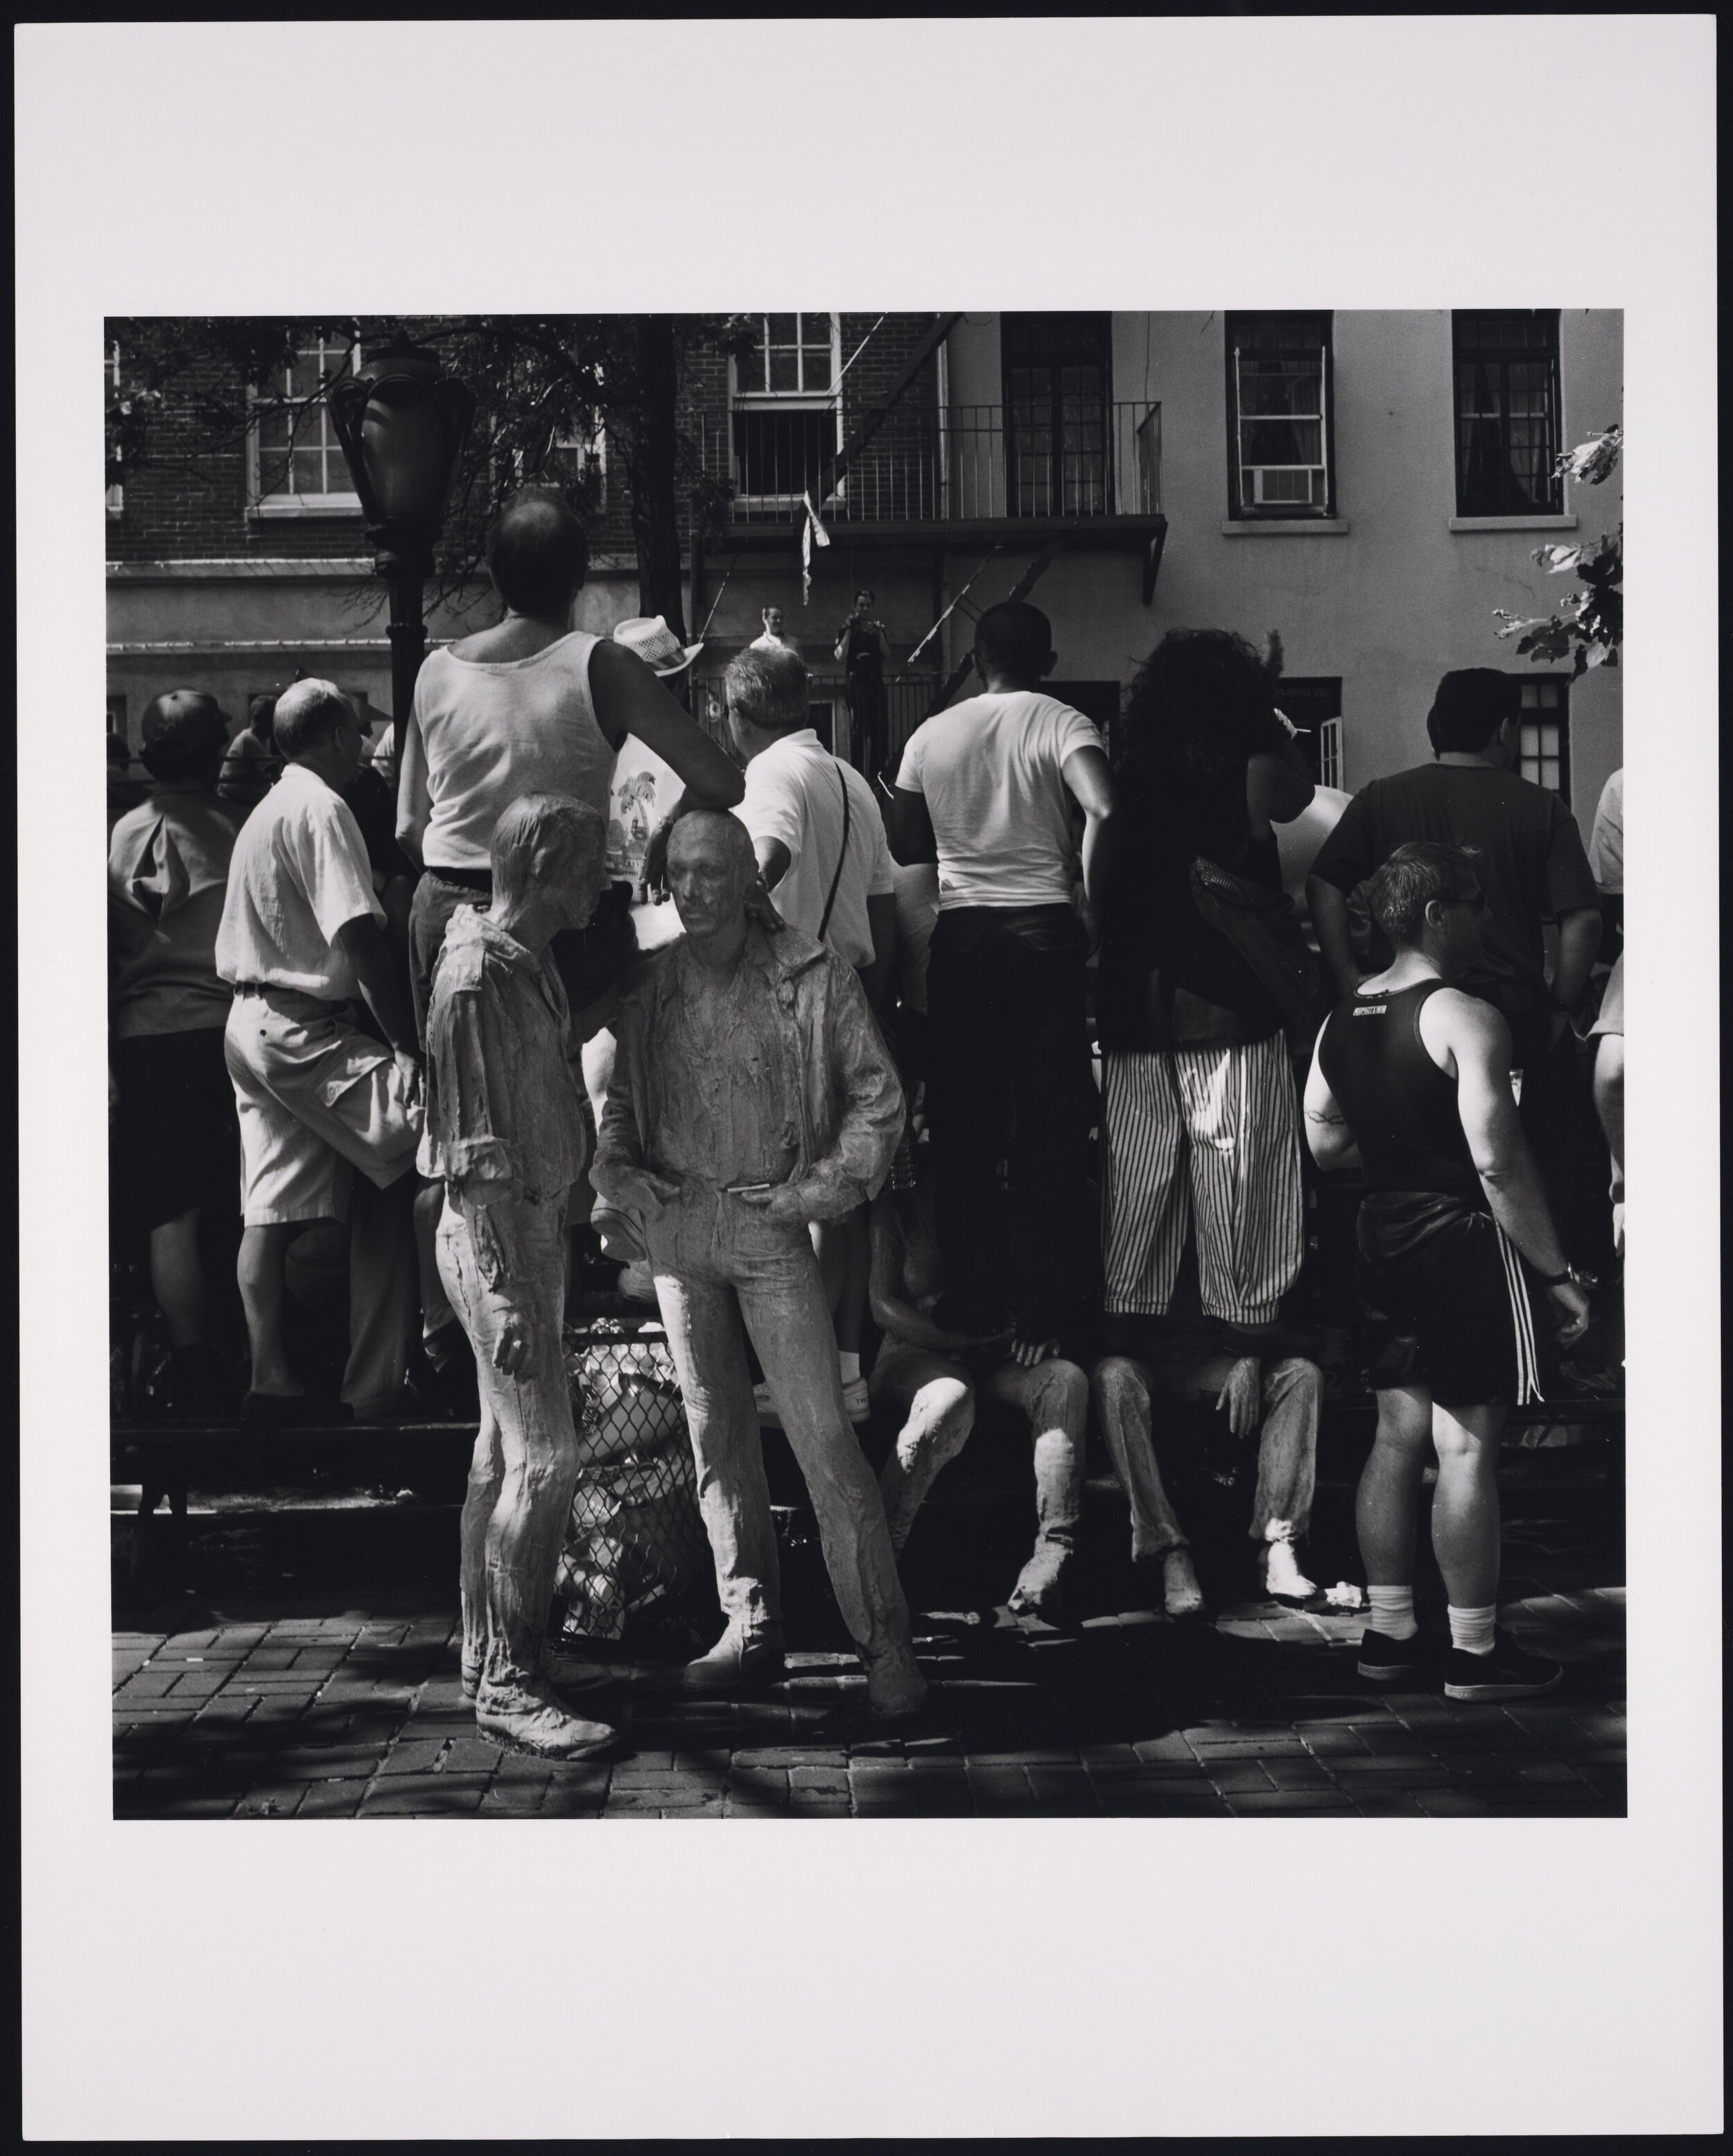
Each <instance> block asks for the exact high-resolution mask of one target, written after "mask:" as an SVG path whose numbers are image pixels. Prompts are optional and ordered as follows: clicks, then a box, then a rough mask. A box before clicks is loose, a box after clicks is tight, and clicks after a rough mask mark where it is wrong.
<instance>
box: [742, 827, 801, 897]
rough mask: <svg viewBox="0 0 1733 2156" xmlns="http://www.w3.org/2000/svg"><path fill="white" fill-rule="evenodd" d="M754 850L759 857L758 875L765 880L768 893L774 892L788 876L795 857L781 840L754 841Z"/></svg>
mask: <svg viewBox="0 0 1733 2156" xmlns="http://www.w3.org/2000/svg"><path fill="white" fill-rule="evenodd" d="M752 850H753V852H754V853H755V854H756V855H757V856H758V873H759V875H761V876H762V877H763V878H764V887H765V889H766V890H767V891H774V890H775V889H776V887H777V885H778V884H779V883H780V882H781V881H782V879H783V877H784V876H785V875H787V873H788V870H789V869H790V867H791V866H792V864H793V860H794V856H793V855H792V854H791V853H790V852H789V850H788V849H787V846H785V845H784V844H782V840H781V839H753V841H752Z"/></svg>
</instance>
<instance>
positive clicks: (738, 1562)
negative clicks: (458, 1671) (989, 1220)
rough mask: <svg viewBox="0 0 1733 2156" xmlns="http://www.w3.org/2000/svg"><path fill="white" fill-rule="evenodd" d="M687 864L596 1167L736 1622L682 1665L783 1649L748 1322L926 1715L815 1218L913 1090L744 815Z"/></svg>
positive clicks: (887, 1663)
mask: <svg viewBox="0 0 1733 2156" xmlns="http://www.w3.org/2000/svg"><path fill="white" fill-rule="evenodd" d="M667 868H668V879H669V884H670V885H672V887H673V891H674V904H675V906H676V907H677V908H678V910H679V917H680V921H681V925H682V927H684V930H685V933H684V936H683V937H681V938H680V939H679V942H674V943H671V944H669V945H668V946H667V947H666V948H665V949H664V950H662V951H660V952H658V953H657V954H656V956H655V957H654V960H653V961H652V962H651V968H650V971H649V974H648V976H647V978H645V980H644V981H643V983H642V984H641V985H640V986H638V988H635V989H634V990H633V992H632V993H631V994H630V995H629V996H628V998H627V999H626V1002H625V1004H624V1005H623V1009H622V1011H621V1014H620V1019H619V1022H618V1030H619V1053H618V1060H617V1061H616V1063H615V1066H614V1076H613V1085H612V1086H611V1087H610V1089H609V1091H608V1107H607V1111H606V1114H605V1115H604V1116H603V1119H602V1135H601V1139H600V1142H599V1143H598V1144H597V1149H596V1162H595V1166H594V1168H593V1169H592V1181H593V1182H594V1183H595V1186H596V1188H597V1191H598V1192H599V1193H601V1195H602V1197H603V1198H604V1199H607V1201H608V1203H609V1204H611V1205H615V1206H618V1207H619V1208H621V1209H624V1210H629V1211H631V1212H633V1213H634V1214H638V1216H639V1217H640V1218H641V1219H642V1221H643V1232H644V1238H645V1242H646V1245H647V1246H648V1248H649V1255H650V1264H651V1267H652V1270H653V1272H654V1277H655V1283H656V1296H657V1300H658V1301H659V1303H660V1305H661V1308H662V1317H663V1322H664V1324H665V1325H666V1326H667V1327H668V1344H669V1348H670V1350H671V1351H672V1353H673V1356H674V1367H675V1368H676V1370H677V1371H678V1372H679V1380H680V1391H681V1393H682V1394H683V1395H684V1399H685V1404H686V1414H687V1419H688V1421H689V1423H690V1428H691V1433H692V1450H693V1455H694V1457H695V1461H696V1464H697V1468H698V1491H699V1503H700V1507H701V1509H702V1511H703V1513H704V1522H705V1529H706V1531H707V1532H708V1533H709V1536H710V1548H711V1551H712V1553H713V1554H714V1556H715V1565H716V1591H717V1594H718V1596H719V1597H720V1601H721V1604H722V1609H723V1614H724V1615H725V1616H726V1620H727V1628H726V1630H725V1631H724V1633H723V1635H722V1636H721V1638H720V1640H718V1641H717V1643H716V1645H715V1646H714V1647H713V1648H712V1649H711V1650H710V1653H709V1654H708V1655H705V1656H703V1657H702V1658H701V1659H700V1661H695V1662H693V1663H690V1664H689V1665H688V1666H687V1668H686V1670H685V1671H684V1682H685V1683H686V1684H688V1685H690V1686H696V1687H699V1688H701V1689H706V1690H712V1691H726V1690H729V1689H731V1688H732V1687H733V1686H736V1685H737V1684H741V1683H743V1682H745V1683H750V1682H755V1681H767V1680H770V1679H773V1678H775V1677H776V1676H779V1675H780V1674H781V1671H782V1608H781V1598H780V1594H779V1589H778V1583H777V1545H776V1536H775V1532H774V1530H773V1527H772V1522H771V1511H770V1491H769V1488H768V1486H767V1483H766V1481H765V1476H764V1455H763V1451H762V1450H761V1444H760V1440H759V1435H758V1419H757V1415H756V1411H755V1409H754V1407H753V1402H752V1380H751V1375H750V1373H749V1372H748V1370H747V1368H746V1350H745V1342H744V1341H743V1339H742V1337H741V1325H742V1322H743V1321H744V1324H745V1327H746V1331H747V1332H750V1333H751V1338H752V1344H753V1346H754V1347H755V1348H756V1351H757V1353H758V1358H759V1360H760V1362H761V1363H762V1364H763V1366H764V1374H765V1377H766V1379H767V1382H768V1383H769V1386H770V1391H771V1397H772V1400H773V1402H774V1403H775V1405H776V1409H777V1414H778V1416H779V1417H780V1419H781V1421H782V1428H783V1430H785V1431H786V1432H787V1436H788V1441H789V1444H790V1445H791V1446H792V1450H793V1452H794V1456H795V1459H796V1460H797V1462H798V1463H799V1466H800V1470H801V1472H802V1476H804V1477H805V1479H806V1484H807V1488H808V1491H809V1492H810V1493H811V1496H812V1500H813V1511H814V1512H816V1514H817V1515H818V1533H819V1537H820V1540H821V1542H822V1543H823V1550H824V1562H825V1565H826V1568H828V1572H829V1573H830V1580H831V1585H832V1587H833V1589H834V1590H835V1593H836V1599H837V1604H838V1608H839V1609H840V1610H841V1612H842V1615H843V1622H844V1623H845V1624H846V1625H847V1626H848V1628H849V1635H850V1636H851V1637H852V1638H853V1640H854V1643H855V1645H856V1646H857V1647H858V1648H859V1651H860V1655H861V1658H862V1660H863V1661H864V1662H865V1664H866V1668H867V1696H868V1698H869V1702H870V1703H871V1705H872V1707H873V1709H874V1712H875V1713H877V1714H879V1715H883V1716H900V1715H904V1714H909V1713H912V1712H915V1711H916V1710H917V1709H918V1708H919V1707H920V1704H921V1702H922V1701H923V1700H924V1698H925V1692H926V1687H925V1684H924V1683H923V1681H922V1680H921V1676H920V1671H919V1670H918V1669H917V1668H916V1667H915V1653H914V1647H913V1644H912V1641H911V1639H910V1629H909V1611H908V1605H907V1604H906V1603H905V1601H904V1599H903V1593H902V1589H901V1588H900V1585H899V1584H898V1582H897V1576H896V1560H895V1556H894V1555H893V1553H892V1551H891V1547H890V1530H889V1528H888V1527H887V1526H886V1524H885V1519H884V1506H883V1504H882V1502H881V1501H880V1500H879V1490H878V1486H877V1484H876V1483H875V1482H874V1479H873V1474H872V1470H871V1469H870V1468H869V1466H868V1465H867V1462H866V1460H865V1457H864V1455H863V1454H862V1452H861V1450H860V1447H859V1445H858V1444H857V1443H856V1442H855V1440H854V1433H853V1431H852V1430H850V1429H849V1419H848V1415H847V1413H846V1411H845V1409H844V1405H843V1384H842V1378H841V1376H840V1374H839V1373H838V1367H837V1346H836V1335H835V1333H834V1332H833V1330H832V1328H831V1321H830V1308H829V1305H828V1301H827V1299H826V1296H825V1293H824V1288H823V1282H822V1281H821V1279H820V1276H819V1271H818V1260H817V1259H816V1258H815V1257H814V1256H813V1246H812V1242H811V1240H810V1238H809V1236H808V1223H809V1222H811V1221H813V1220H836V1219H843V1218H845V1217H846V1216H847V1215H848V1214H850V1213H852V1212H854V1210H855V1209H856V1208H857V1207H859V1205H861V1204H863V1203H864V1201H865V1200H866V1199H869V1198H870V1197H872V1196H873V1195H874V1193H876V1191H877V1190H878V1188H879V1185H880V1184H881V1183H883V1182H884V1177H885V1174H886V1173H887V1172H888V1170H889V1168H890V1158H891V1155H892V1153H893V1152H895V1148H896V1142H897V1138H898V1136H899V1134H900V1132H901V1129H902V1126H903V1096H902V1089H901V1087H900V1086H899V1085H898V1083H897V1078H896V1073H895V1070H894V1069H893V1067H892V1065H891V1062H890V1057H889V1055H887V1054H886V1053H885V1050H884V1044H883V1042H882V1041H881V1040H880V1039H879V1034H878V1030H877V1029H876V1027H875V1026H874V1024H873V1019H872V1014H871V1013H870V1011H869V1009H868V1008H867V1002H866V998H865V996H864V993H862V990H861V987H860V983H859V979H858V978H857V977H856V975H855V972H854V968H853V967H852V966H850V965H849V964H848V963H847V962H846V961H845V960H843V959H841V958H838V957H835V956H834V955H833V953H832V952H828V951H826V950H825V949H823V947H821V946H820V945H818V944H817V943H814V942H811V941H810V940H809V939H808V937H804V936H802V935H801V934H800V933H799V932H797V931H796V930H794V929H792V928H788V927H784V926H783V925H782V923H781V922H780V921H777V918H776V916H775V915H774V913H773V912H772V911H770V910H769V909H768V908H761V907H757V906H755V908H754V910H753V912H752V914H751V917H749V916H748V912H747V892H748V891H749V889H750V887H751V885H753V883H754V882H755V881H756V868H757V864H756V860H755V858H754V855H753V851H752V841H751V837H750V835H749V834H748V833H747V831H746V827H745V825H744V824H741V822H740V821H739V820H738V819H736V818H735V817H733V816H731V815H727V814H722V813H719V812H716V811H714V810H700V811H695V812H693V813H692V814H688V815H686V816H684V817H683V818H682V819H680V821H679V823H677V824H675V825H674V830H673V832H672V834H671V835H670V837H669V843H668V855H667Z"/></svg>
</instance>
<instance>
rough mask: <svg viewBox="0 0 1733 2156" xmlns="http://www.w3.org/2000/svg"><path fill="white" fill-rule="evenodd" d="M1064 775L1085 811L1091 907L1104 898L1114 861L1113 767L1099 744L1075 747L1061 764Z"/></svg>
mask: <svg viewBox="0 0 1733 2156" xmlns="http://www.w3.org/2000/svg"><path fill="white" fill-rule="evenodd" d="M1059 775H1060V776H1061V778H1064V782H1065V784H1066V786H1067V787H1068V788H1069V790H1070V793H1071V797H1072V798H1073V799H1074V801H1075V802H1076V803H1077V805H1078V807H1079V808H1081V809H1082V811H1083V895H1084V898H1085V899H1086V900H1087V901H1089V904H1090V906H1091V908H1094V907H1095V906H1099V905H1100V902H1101V892H1102V890H1103V888H1104V886H1105V881H1106V877H1107V873H1108V870H1110V868H1111V866H1112V865H1113V850H1114V839H1115V835H1116V834H1115V830H1114V824H1113V812H1114V798H1113V771H1112V767H1111V766H1110V764H1109V763H1108V761H1107V758H1106V757H1105V754H1104V753H1103V752H1102V751H1101V750H1100V749H1098V748H1074V749H1073V750H1072V752H1071V753H1070V755H1069V756H1068V757H1066V758H1065V761H1064V764H1063V765H1061V767H1060V773H1059Z"/></svg>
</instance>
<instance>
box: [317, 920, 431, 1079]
mask: <svg viewBox="0 0 1733 2156" xmlns="http://www.w3.org/2000/svg"><path fill="white" fill-rule="evenodd" d="M333 940H334V942H335V943H336V947H337V949H338V950H339V951H341V952H342V954H343V956H344V957H346V959H347V960H348V961H349V963H350V964H351V966H352V967H353V968H354V969H355V978H356V982H357V983H358V984H359V986H360V988H361V1000H362V1002H363V1003H365V1004H366V1005H367V1009H369V1010H370V1011H372V1014H373V1016H374V1017H375V1018H376V1019H377V1020H378V1022H379V1029H380V1031H381V1032H382V1034H384V1035H385V1037H386V1039H387V1040H388V1041H389V1042H390V1043H391V1045H392V1047H393V1048H394V1049H395V1050H397V1054H398V1055H408V1056H411V1057H413V1058H414V1059H416V1060H419V1058H420V1055H421V1050H420V1048H419V1046H418V1044H417V1041H416V1038H415V1018H414V1014H413V1012H412V1011H411V1009H410V1008H409V993H408V988H407V987H406V986H405V984H404V982H403V980H402V976H401V975H400V974H399V973H398V971H397V961H396V960H395V959H394V958H393V957H392V955H391V946H390V945H389V944H388V943H387V942H386V940H385V931H384V930H383V929H382V927H380V926H379V924H378V922H377V921H375V920H374V918H373V916H372V914H370V913H361V914H357V915H356V917H355V919H354V920H353V921H345V922H344V923H343V926H342V927H341V928H340V929H339V930H338V931H337V932H336V937H335V938H334V939H333Z"/></svg>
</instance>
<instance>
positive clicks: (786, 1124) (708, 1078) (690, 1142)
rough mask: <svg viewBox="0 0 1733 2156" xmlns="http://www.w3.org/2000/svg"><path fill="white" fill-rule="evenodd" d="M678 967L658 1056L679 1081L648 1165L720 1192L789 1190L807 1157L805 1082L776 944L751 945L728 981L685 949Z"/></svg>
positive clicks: (656, 1032)
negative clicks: (732, 1188)
mask: <svg viewBox="0 0 1733 2156" xmlns="http://www.w3.org/2000/svg"><path fill="white" fill-rule="evenodd" d="M674 964H675V966H676V968H677V969H678V972H677V978H678V983H679V993H677V994H675V995H673V996H671V997H669V998H668V1000H667V1001H666V1002H665V1003H664V1004H661V1005H660V1007H659V1009H658V1010H657V1013H656V1016H655V1019H654V1026H653V1031H652V1034H651V1039H650V1043H649V1054H650V1055H651V1056H652V1057H653V1058H654V1065H655V1067H656V1068H657V1069H658V1070H662V1071H665V1072H669V1073H674V1072H678V1073H679V1082H678V1083H670V1084H668V1085H664V1086H663V1087H662V1088H661V1089H660V1091H661V1114H660V1116H659V1120H658V1122H657V1127H656V1128H655V1130H654V1132H653V1133H652V1134H651V1137H650V1141H649V1147H648V1148H647V1151H648V1155H649V1163H648V1164H649V1167H650V1168H653V1169H655V1170H657V1171H664V1170H665V1171H669V1172H671V1173H674V1174H677V1175H684V1176H690V1177H692V1178H694V1179H695V1180H696V1181H698V1182H700V1183H714V1184H716V1185H717V1186H719V1187H720V1188H726V1187H727V1186H728V1185H729V1184H731V1183H781V1182H782V1181H784V1180H785V1179H786V1178H787V1176H788V1175H789V1174H790V1173H792V1170H793V1168H794V1164H795V1162H796V1160H797V1158H798V1157H799V1152H800V1118H801V1110H800V1086H801V1076H800V1072H799V1070H798V1069H797V1067H796V1065H795V1062H794V1059H793V1055H792V1048H793V1039H792V1034H791V1033H790V1029H788V1027H787V1025H786V1024H782V1023H780V1022H779V1020H778V1016H777V1005H776V991H775V970H774V968H773V967H772V965H771V964H770V963H769V953H768V951H767V947H766V945H765V943H764V942H763V940H762V939H761V938H759V937H748V939H747V942H746V948H745V949H744V950H743V951H742V952H741V957H740V962H739V964H738V965H737V966H736V968H735V970H734V973H733V976H732V978H730V979H728V980H726V981H720V982H719V981H717V980H716V979H715V978H714V977H713V976H712V975H710V973H707V972H706V971H705V968H703V967H702V966H700V964H699V962H698V961H697V960H696V959H695V958H694V957H692V955H691V953H690V951H689V950H688V949H687V948H686V947H685V946H684V944H682V945H681V947H680V948H679V952H678V953H677V954H676V957H675V959H674Z"/></svg>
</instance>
